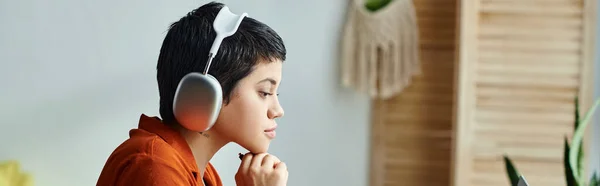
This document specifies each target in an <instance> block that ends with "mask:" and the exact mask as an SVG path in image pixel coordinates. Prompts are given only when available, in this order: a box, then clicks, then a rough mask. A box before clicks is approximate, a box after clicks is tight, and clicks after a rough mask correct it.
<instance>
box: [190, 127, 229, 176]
mask: <svg viewBox="0 0 600 186" xmlns="http://www.w3.org/2000/svg"><path fill="white" fill-rule="evenodd" d="M179 132H180V133H181V135H182V136H183V138H184V139H185V141H187V144H188V145H189V146H190V149H192V154H193V155H194V159H195V160H196V165H197V166H198V170H199V171H200V175H199V176H202V177H204V170H205V168H206V166H207V165H208V162H209V161H210V159H212V157H213V156H214V155H215V154H216V153H217V151H219V149H221V148H222V147H223V146H225V145H226V144H227V141H225V140H222V138H221V137H220V136H219V135H218V134H217V133H214V132H213V131H210V130H209V131H206V132H202V133H198V132H192V131H189V130H187V129H184V128H182V127H180V128H179Z"/></svg>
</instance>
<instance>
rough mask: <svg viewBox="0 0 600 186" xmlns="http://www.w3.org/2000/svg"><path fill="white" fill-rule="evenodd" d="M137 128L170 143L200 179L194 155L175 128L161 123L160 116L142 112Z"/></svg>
mask: <svg viewBox="0 0 600 186" xmlns="http://www.w3.org/2000/svg"><path fill="white" fill-rule="evenodd" d="M138 128H139V129H142V130H145V131H148V132H150V133H154V134H156V135H158V136H160V137H161V138H162V139H163V140H165V142H167V143H168V144H169V145H171V147H173V149H175V150H176V151H177V152H179V155H181V157H182V158H183V160H184V161H185V166H186V167H187V168H188V169H189V170H192V173H193V174H194V176H196V179H201V178H198V172H199V171H198V165H196V160H195V159H194V155H193V154H192V149H190V146H189V145H188V144H187V141H185V139H184V138H183V137H182V136H181V134H180V133H179V132H178V131H177V130H175V129H173V128H171V127H169V126H167V125H166V124H164V123H162V121H161V120H160V118H158V117H149V116H146V115H145V114H142V115H141V116H140V121H139V126H138Z"/></svg>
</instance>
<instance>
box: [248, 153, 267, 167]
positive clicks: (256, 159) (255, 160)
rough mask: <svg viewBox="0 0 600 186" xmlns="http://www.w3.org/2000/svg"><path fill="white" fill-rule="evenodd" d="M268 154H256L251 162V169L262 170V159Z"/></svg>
mask: <svg viewBox="0 0 600 186" xmlns="http://www.w3.org/2000/svg"><path fill="white" fill-rule="evenodd" d="M266 155H267V153H260V154H256V155H254V156H253V157H252V163H250V169H252V170H255V171H258V170H260V167H261V164H262V160H263V158H264V157H265V156H266Z"/></svg>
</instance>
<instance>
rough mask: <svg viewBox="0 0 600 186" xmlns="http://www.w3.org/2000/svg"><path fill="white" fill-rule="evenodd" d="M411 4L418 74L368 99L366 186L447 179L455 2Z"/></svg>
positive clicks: (436, 183)
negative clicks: (399, 88) (386, 95)
mask: <svg viewBox="0 0 600 186" xmlns="http://www.w3.org/2000/svg"><path fill="white" fill-rule="evenodd" d="M414 4H415V6H416V9H417V20H418V24H419V30H420V42H421V45H420V49H421V52H420V53H421V55H420V56H421V63H422V75H420V76H418V77H416V79H414V80H413V82H412V84H411V85H410V86H408V87H407V88H406V89H405V90H404V91H403V92H402V93H401V94H400V95H398V96H396V97H394V98H392V99H389V100H385V101H376V102H374V103H373V104H372V105H373V110H372V113H373V119H374V120H373V132H372V134H373V138H372V139H373V142H372V147H373V149H372V152H373V157H372V161H371V162H372V166H373V168H372V169H371V174H372V175H371V178H372V179H371V185H372V186H383V185H386V186H387V185H406V186H420V185H426V186H447V185H449V183H450V180H449V179H450V165H451V162H450V161H451V154H450V153H451V135H452V108H453V105H452V99H453V84H454V81H453V78H454V61H455V55H454V53H455V38H456V36H455V30H456V15H457V14H456V7H457V4H456V0H415V1H414ZM378 180H383V181H382V182H381V183H380V182H377V181H378Z"/></svg>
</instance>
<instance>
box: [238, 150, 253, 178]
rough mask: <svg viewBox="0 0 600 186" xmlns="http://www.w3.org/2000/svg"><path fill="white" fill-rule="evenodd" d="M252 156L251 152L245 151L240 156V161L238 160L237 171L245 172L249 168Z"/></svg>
mask: <svg viewBox="0 0 600 186" xmlns="http://www.w3.org/2000/svg"><path fill="white" fill-rule="evenodd" d="M253 156H254V155H253V154H252V153H246V154H245V155H244V156H243V157H242V162H240V167H239V169H238V171H239V172H242V173H244V174H246V173H247V172H248V169H249V168H250V164H251V163H252V158H253Z"/></svg>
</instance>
